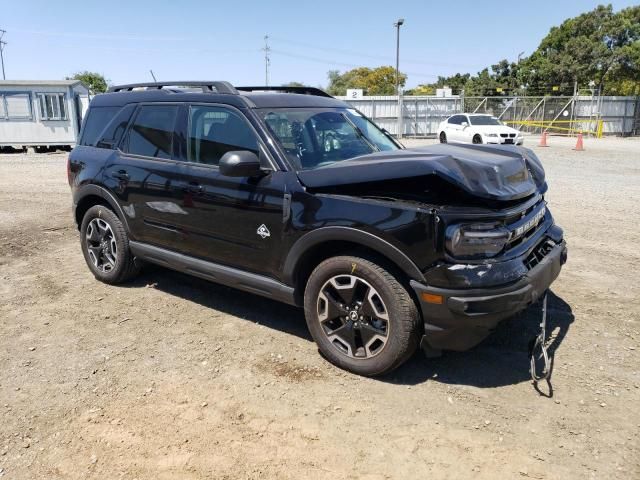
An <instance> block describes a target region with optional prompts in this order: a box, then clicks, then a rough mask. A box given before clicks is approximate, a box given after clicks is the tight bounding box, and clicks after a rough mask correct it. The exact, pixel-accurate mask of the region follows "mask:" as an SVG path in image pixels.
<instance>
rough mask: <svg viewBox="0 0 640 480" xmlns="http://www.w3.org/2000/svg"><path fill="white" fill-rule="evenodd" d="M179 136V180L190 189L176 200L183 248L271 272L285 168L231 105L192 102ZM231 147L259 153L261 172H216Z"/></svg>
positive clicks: (276, 254) (275, 257) (274, 263)
mask: <svg viewBox="0 0 640 480" xmlns="http://www.w3.org/2000/svg"><path fill="white" fill-rule="evenodd" d="M184 136H185V137H186V146H187V147H186V150H187V162H186V164H185V170H184V177H183V178H182V182H183V183H182V185H183V188H184V189H185V190H187V191H189V192H190V193H189V195H188V196H186V197H184V201H183V203H182V204H181V205H180V206H181V208H182V209H183V210H184V211H185V212H186V214H185V215H184V216H183V219H184V221H185V222H186V223H185V224H184V233H185V239H184V248H186V249H188V251H189V253H190V254H191V255H193V256H196V257H199V258H205V259H207V260H210V261H213V262H215V263H220V264H225V265H229V266H233V267H238V268H241V269H244V270H248V271H252V272H256V273H262V274H272V273H273V272H275V271H276V269H277V266H278V264H279V260H280V253H279V252H280V240H281V237H282V234H283V226H284V223H283V219H284V214H283V205H284V203H285V199H284V197H285V176H286V173H285V172H282V171H278V170H277V169H276V168H275V166H274V165H275V164H274V163H273V161H272V159H271V157H270V154H269V152H268V150H267V148H266V147H265V145H264V143H263V141H262V140H261V139H260V137H259V135H258V134H257V132H256V130H255V129H254V128H253V127H252V125H251V123H250V122H249V121H248V120H247V118H246V116H245V114H244V113H243V112H242V111H240V110H238V109H236V108H233V107H231V106H228V105H215V104H199V105H197V104H194V105H191V106H190V107H189V111H188V119H187V122H186V132H185V135H184ZM236 150H249V151H251V152H254V153H255V154H256V155H258V157H259V158H260V159H261V162H262V166H263V168H264V170H265V171H264V174H263V175H262V176H260V177H257V178H247V177H241V178H237V177H227V176H224V175H222V174H220V171H219V168H218V164H219V162H220V158H221V157H222V156H223V155H224V154H225V153H226V152H229V151H236ZM272 276H273V275H272Z"/></svg>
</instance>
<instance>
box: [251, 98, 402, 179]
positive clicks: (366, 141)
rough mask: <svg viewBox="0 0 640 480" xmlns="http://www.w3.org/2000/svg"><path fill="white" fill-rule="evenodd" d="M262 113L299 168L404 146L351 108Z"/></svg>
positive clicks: (263, 110) (266, 111) (305, 168)
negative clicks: (400, 145)
mask: <svg viewBox="0 0 640 480" xmlns="http://www.w3.org/2000/svg"><path fill="white" fill-rule="evenodd" d="M260 112H261V114H262V118H263V119H264V121H265V123H266V124H267V126H268V127H269V129H270V130H271V132H272V133H273V134H274V136H275V137H276V138H277V139H278V141H279V142H280V145H281V146H282V149H283V150H284V151H285V152H286V154H287V156H288V157H289V159H290V161H291V162H292V163H293V164H294V165H295V167H296V168H297V169H299V170H308V169H312V168H318V167H323V166H326V165H330V164H332V163H335V162H340V161H342V160H348V159H350V158H354V157H358V156H360V155H367V154H369V153H373V152H379V151H383V150H398V149H399V148H400V147H399V146H398V145H397V144H396V143H395V142H394V141H393V140H391V139H390V138H389V137H388V136H387V135H385V134H384V133H383V132H382V130H380V129H379V128H378V127H376V126H375V125H374V124H373V123H372V122H370V121H369V120H367V119H366V118H365V117H363V116H362V115H361V114H360V113H359V112H357V111H356V110H353V109H350V108H349V109H347V108H275V109H262V110H260Z"/></svg>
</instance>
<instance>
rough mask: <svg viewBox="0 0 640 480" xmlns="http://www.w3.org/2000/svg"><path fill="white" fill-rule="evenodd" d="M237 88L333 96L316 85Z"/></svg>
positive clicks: (248, 90) (241, 88)
mask: <svg viewBox="0 0 640 480" xmlns="http://www.w3.org/2000/svg"><path fill="white" fill-rule="evenodd" d="M236 90H240V91H242V92H282V93H298V94H301V95H315V96H317V97H329V98H333V97H332V96H331V95H329V94H328V93H327V92H325V91H324V90H320V89H319V88H316V87H287V86H283V87H271V86H268V87H267V86H264V87H236Z"/></svg>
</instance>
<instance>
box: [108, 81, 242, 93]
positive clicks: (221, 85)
mask: <svg viewBox="0 0 640 480" xmlns="http://www.w3.org/2000/svg"><path fill="white" fill-rule="evenodd" d="M163 87H200V88H202V91H203V92H205V93H206V92H215V93H230V94H232V95H238V91H237V90H236V89H235V88H234V86H233V85H231V84H230V83H229V82H223V81H215V82H202V81H193V80H186V81H185V80H180V81H175V82H150V83H130V84H127V85H114V86H113V87H110V88H109V92H122V91H126V92H130V91H132V90H133V89H134V88H146V89H147V90H154V89H156V90H161V89H162V88H163Z"/></svg>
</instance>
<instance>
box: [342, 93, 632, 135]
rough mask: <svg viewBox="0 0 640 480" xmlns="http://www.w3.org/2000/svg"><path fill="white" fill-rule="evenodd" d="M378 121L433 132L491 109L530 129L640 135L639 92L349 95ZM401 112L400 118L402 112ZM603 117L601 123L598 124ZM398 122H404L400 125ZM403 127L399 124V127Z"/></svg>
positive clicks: (395, 130)
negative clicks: (454, 118) (627, 94)
mask: <svg viewBox="0 0 640 480" xmlns="http://www.w3.org/2000/svg"><path fill="white" fill-rule="evenodd" d="M342 100H345V101H346V102H347V103H349V104H350V105H352V106H353V107H355V108H357V109H358V110H360V111H361V112H362V113H364V114H365V115H366V116H368V117H369V118H371V119H372V120H374V121H375V122H376V123H377V124H378V125H380V126H381V127H383V128H385V129H387V130H388V131H389V132H391V133H392V134H394V135H396V134H397V133H398V131H402V133H403V135H404V136H411V137H430V136H435V135H436V131H437V129H438V125H439V124H440V122H441V121H443V120H444V119H446V118H447V117H449V116H451V115H453V114H455V113H463V112H467V113H488V114H491V115H494V116H496V117H498V118H499V119H501V120H502V121H504V122H505V123H511V124H513V125H514V126H515V127H516V128H519V129H521V130H524V131H529V132H532V133H539V132H541V131H542V130H545V129H549V131H550V132H554V133H560V134H561V133H562V132H563V128H558V129H556V130H554V128H553V127H546V128H545V127H543V126H541V124H544V125H562V124H563V123H564V124H566V125H570V126H571V129H568V130H567V129H564V131H565V133H566V131H569V132H571V131H579V130H582V131H584V132H590V131H592V132H596V131H598V128H601V131H602V133H603V134H605V135H639V134H640V97H616V96H572V97H548V96H547V97H529V96H525V97H503V96H499V97H461V96H453V97H446V98H443V97H435V96H415V97H413V96H403V97H401V98H400V99H399V98H398V97H397V96H388V97H386V96H385V97H383V96H374V97H363V98H361V99H350V98H349V99H347V98H346V97H342ZM400 110H401V111H402V119H401V120H402V121H401V122H399V119H398V112H399V111H400ZM600 122H601V126H600V127H598V125H599V124H600ZM400 125H402V126H401V127H400ZM399 127H400V128H399Z"/></svg>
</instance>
